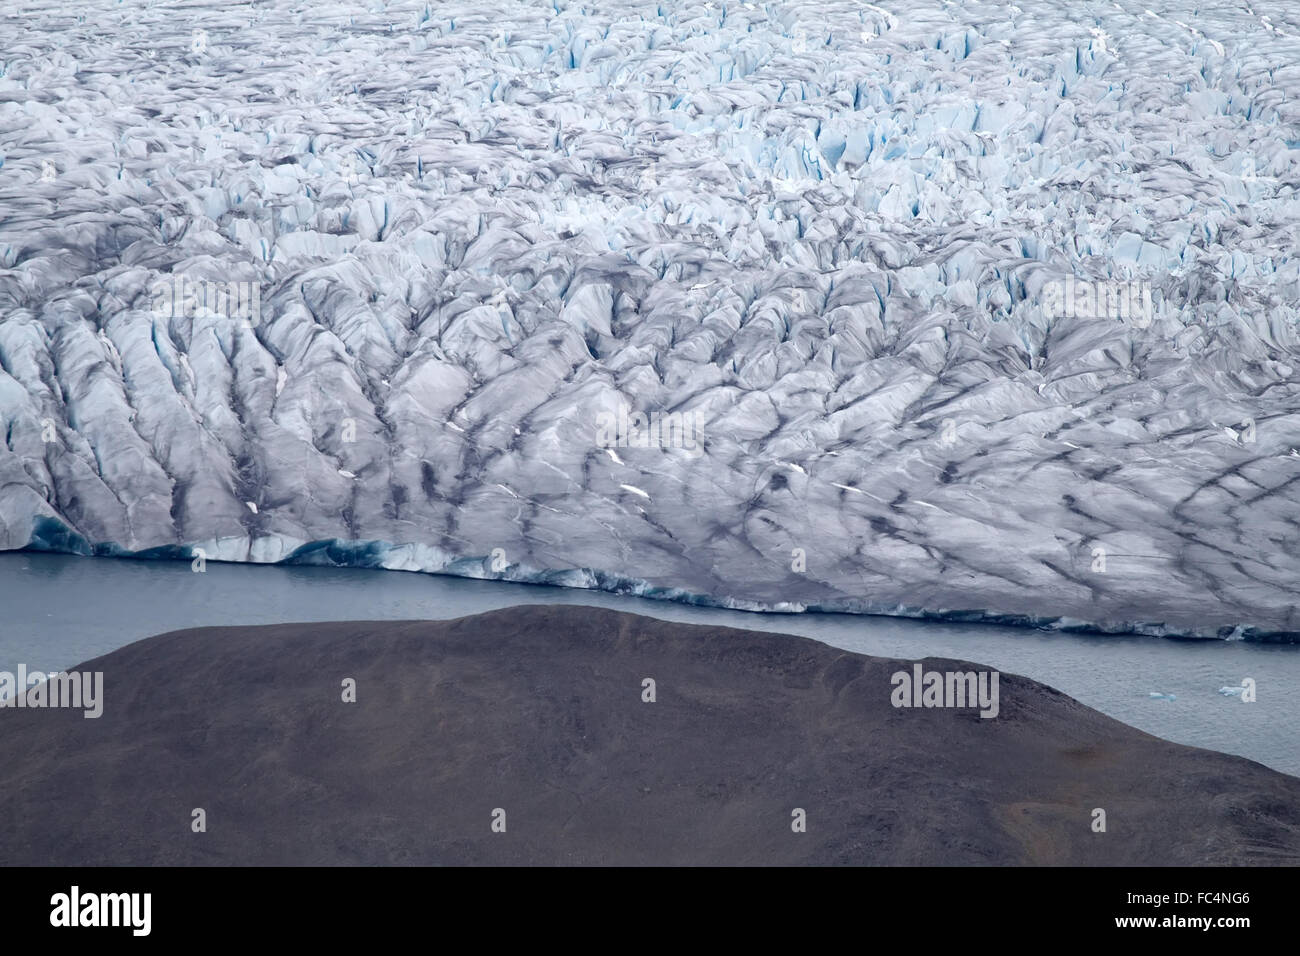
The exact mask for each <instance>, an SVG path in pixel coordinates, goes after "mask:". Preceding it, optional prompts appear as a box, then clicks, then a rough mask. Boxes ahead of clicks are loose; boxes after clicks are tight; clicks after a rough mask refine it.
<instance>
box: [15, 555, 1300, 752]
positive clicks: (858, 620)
mask: <svg viewBox="0 0 1300 956" xmlns="http://www.w3.org/2000/svg"><path fill="white" fill-rule="evenodd" d="M517 604H580V605H588V606H593V607H604V608H611V609H614V610H619V611H630V612H634V613H637V614H645V615H648V616H651V617H657V618H662V619H664V620H669V621H680V622H684V623H690V624H711V625H721V626H728V627H739V628H748V629H750V630H761V631H778V632H784V633H789V634H801V635H804V636H806V637H811V638H815V639H816V640H819V641H823V642H825V643H827V644H830V645H832V646H834V647H839V648H842V649H844V650H849V651H855V652H858V653H863V654H874V655H879V656H885V657H893V658H904V659H919V658H924V657H951V658H957V659H960V660H968V661H973V662H976V663H979V664H982V665H985V666H987V667H992V668H996V669H997V670H999V671H1005V672H1008V673H1014V674H1022V675H1024V676H1027V677H1032V678H1034V679H1035V680H1038V681H1041V682H1043V683H1045V684H1048V685H1050V686H1052V687H1055V688H1056V689H1057V690H1060V691H1062V692H1064V693H1066V694H1069V695H1070V696H1071V697H1074V698H1075V699H1077V700H1079V701H1081V702H1083V703H1084V704H1087V705H1088V706H1090V707H1094V708H1096V709H1097V710H1100V711H1101V712H1102V713H1105V714H1108V715H1110V716H1111V717H1114V718H1116V719H1118V720H1122V721H1123V722H1124V723H1126V724H1129V725H1131V726H1133V727H1137V728H1139V729H1141V730H1144V731H1146V732H1147V733H1150V734H1154V735H1156V736H1158V737H1163V738H1165V739H1167V740H1172V741H1176V742H1178V743H1182V744H1190V745H1192V746H1196V747H1204V748H1207V749H1210V750H1219V751H1223V752H1225V753H1232V754H1238V755H1240V756H1243V757H1249V758H1250V759H1252V760H1256V761H1258V762H1260V763H1262V764H1265V765H1266V766H1269V767H1273V768H1274V769H1276V770H1281V771H1283V772H1285V773H1289V774H1294V775H1297V776H1300V704H1298V703H1297V701H1298V699H1300V698H1298V696H1297V695H1298V694H1300V645H1282V644H1257V643H1250V642H1245V641H1217V640H1211V641H1175V640H1169V639H1166V638H1157V637H1128V636H1125V637H1108V636H1098V635H1081V634H1064V633H1061V632H1059V631H1040V630H1035V629H1032V628H1015V627H1003V626H997V625H990V624H957V623H946V622H932V621H912V620H904V619H897V618H884V617H856V616H850V615H828V614H818V615H814V614H756V613H747V612H744V611H728V610H716V609H711V608H699V607H692V606H688V605H682V604H672V603H667V602H660V601H651V600H646V599H643V598H636V597H624V596H619V595H614V594H608V593H604V592H598V591H583V590H574V589H567V588H557V587H543V586H538V585H527V584H512V583H506V582H498V581H475V580H469V579H464V578H454V577H444V576H437V575H429V574H417V573H410V572H402V571H379V570H369V569H361V568H325V567H291V566H277V565H247V564H218V563H214V562H208V564H207V567H206V570H205V571H204V572H203V573H195V572H194V571H193V570H192V569H191V567H190V564H189V563H188V562H184V561H134V560H117V559H108V558H82V557H75V556H69V555H55V554H39V553H28V552H5V553H0V671H9V672H14V671H16V669H17V666H18V664H20V663H22V664H25V665H26V666H27V669H28V670H29V671H33V670H41V671H49V670H57V669H65V670H66V669H69V668H72V667H73V666H75V665H77V664H80V663H82V662H84V661H88V660H91V659H92V658H95V657H98V656H101V655H103V654H107V653H108V652H110V651H113V650H116V649H117V648H119V647H123V646H125V645H126V644H129V643H131V642H133V641H136V640H139V639H141V638H144V637H149V636H152V635H154V634H160V633H163V632H165V631H171V630H177V629H180V628H186V627H205V626H214V625H240V624H276V623H285V622H310V621H342V620H416V619H426V620H428V619H435V620H436V619H448V618H456V617H463V616H465V615H468V614H477V613H480V612H482V611H488V610H492V609H495V608H502V607H510V606H512V605H517ZM1243 678H1251V679H1253V680H1254V681H1255V682H1256V687H1257V700H1256V701H1255V702H1253V703H1246V702H1243V701H1242V699H1241V698H1240V697H1228V696H1224V695H1222V694H1220V693H1219V688H1221V687H1225V686H1235V687H1240V686H1241V683H1242V680H1243ZM1152 694H1161V695H1172V697H1173V699H1172V700H1170V699H1166V698H1165V697H1161V698H1155V697H1152V696H1151V695H1152Z"/></svg>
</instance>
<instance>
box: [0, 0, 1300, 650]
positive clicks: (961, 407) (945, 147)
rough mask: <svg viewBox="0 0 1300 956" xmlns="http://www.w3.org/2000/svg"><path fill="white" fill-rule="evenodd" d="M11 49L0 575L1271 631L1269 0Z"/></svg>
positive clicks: (1275, 204)
mask: <svg viewBox="0 0 1300 956" xmlns="http://www.w3.org/2000/svg"><path fill="white" fill-rule="evenodd" d="M0 30H2V31H3V33H4V36H5V40H4V42H3V44H2V45H0V46H2V49H0V153H2V154H3V155H2V156H0V432H2V433H3V437H4V442H3V445H0V548H5V549H14V548H24V547H36V548H48V549H54V550H64V551H72V552H80V553H99V554H137V553H139V554H145V555H150V556H156V557H172V558H189V557H191V556H193V555H195V554H197V553H200V552H201V553H202V554H203V555H205V556H206V557H207V558H210V559H213V560H231V561H254V562H273V561H285V560H290V561H303V562H330V563H353V564H365V565H371V566H377V567H392V568H404V569H409V570H424V571H444V572H446V573H453V574H466V575H472V576H479V577H494V576H495V577H504V578H509V579H513V580H536V581H546V582H548V583H556V584H565V585H570V586H576V587H605V588H610V589H613V590H627V591H633V592H636V593H647V594H650V595H652V596H662V597H669V598H676V599H681V600H693V601H697V602H702V603H719V604H725V605H728V606H736V607H750V608H756V609H776V610H799V609H806V608H816V609H828V610H849V611H867V612H879V613H900V614H916V615H929V614H936V615H941V616H947V617H954V618H959V619H972V620H974V619H994V620H1005V621H1024V622H1030V623H1038V624H1051V625H1053V626H1059V627H1092V628H1100V629H1102V630H1119V631H1124V630H1133V629H1137V630H1141V631H1148V632H1151V633H1174V634H1197V635H1214V634H1221V635H1231V636H1234V637H1241V636H1257V637H1263V636H1270V635H1272V636H1280V635H1296V634H1298V633H1300V614H1298V613H1297V609H1296V605H1297V603H1298V597H1297V595H1298V593H1300V505H1298V502H1300V374H1298V372H1297V369H1298V368H1300V356H1298V355H1297V305H1298V303H1300V255H1298V253H1297V248H1298V246H1300V242H1298V241H1297V239H1298V235H1297V234H1298V232H1300V196H1298V195H1297V187H1298V186H1300V171H1298V170H1297V159H1300V10H1297V9H1296V8H1295V7H1294V6H1293V5H1291V4H1289V3H1284V2H1280V0H1249V2H1248V3H1240V4H1235V5H1215V6H1214V8H1213V9H1210V8H1207V7H1203V6H1202V7H1198V6H1196V5H1193V4H1191V3H1189V2H1187V0H1180V2H1166V3H1160V2H1157V0H1138V2H1134V0H1123V2H1116V3H1094V2H1087V3H1084V2H1077V0H1066V2H1055V0H1053V2H1046V0H1019V2H1018V3H1016V4H1010V5H1008V4H1004V3H1000V2H999V3H969V2H962V3H952V2H943V0H933V2H932V0H915V2H913V0H909V2H906V3H904V2H901V0H895V2H884V3H880V4H871V3H862V2H857V0H852V2H850V0H830V2H817V3H734V2H719V0H713V2H702V3H684V2H682V3H679V2H672V3H669V2H662V3H652V2H632V0H590V2H582V3H579V2H564V0H554V2H536V0H524V2H517V3H513V2H507V3H504V4H484V3H451V4H442V3H428V4H426V3H409V2H381V0H376V2H370V3H365V4H336V3H328V2H326V3H320V4H308V3H292V2H287V0H274V2H259V3H256V4H250V5H248V6H223V5H185V6H178V7H172V6H164V5H162V4H158V3H149V2H144V0H123V2H121V3H117V4H113V5H91V4H88V3H85V2H84V0H70V2H65V0H60V2H54V0H47V2H36V3H33V2H31V0H26V2H24V3H23V4H22V11H21V12H18V11H16V10H15V11H13V12H9V13H6V14H4V15H3V19H0ZM1117 288H1118V289H1120V290H1121V293H1123V294H1124V295H1126V294H1127V293H1126V292H1125V291H1124V290H1129V289H1132V290H1134V295H1133V296H1132V298H1131V304H1132V306H1133V308H1129V309H1120V310H1116V309H1115V308H1114V305H1115V294H1114V293H1115V290H1116V289H1117ZM196 289H197V290H199V291H198V292H195V291H194V290H196ZM160 290H161V291H160ZM168 290H172V291H168ZM214 290H216V291H215V292H214ZM173 292H175V293H178V294H173ZM250 292H251V294H250ZM1103 300H1105V302H1106V305H1105V307H1103ZM1126 301H1128V300H1126ZM236 302H237V303H238V307H234V305H233V304H234V303H236ZM629 410H630V414H631V417H632V418H633V420H635V419H636V416H637V415H639V414H644V415H646V416H647V417H648V416H650V415H652V414H660V415H672V414H680V415H689V416H693V418H692V420H693V421H697V422H699V428H698V432H699V445H698V447H696V448H693V449H691V448H685V447H680V445H679V444H676V443H674V442H673V441H665V440H663V436H662V435H658V434H657V435H655V436H651V437H650V438H649V439H647V437H646V435H645V433H644V432H640V433H637V434H633V435H632V436H631V438H630V440H620V441H618V442H617V443H616V445H615V446H611V445H610V444H609V442H607V441H606V442H602V441H601V440H600V438H599V436H598V431H599V423H598V419H599V418H600V417H601V416H602V415H608V414H621V415H623V416H624V417H625V418H626V417H628V415H629ZM623 438H625V439H626V438H627V436H626V435H624V436H623Z"/></svg>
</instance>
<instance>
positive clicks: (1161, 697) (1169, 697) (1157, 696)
mask: <svg viewBox="0 0 1300 956" xmlns="http://www.w3.org/2000/svg"><path fill="white" fill-rule="evenodd" d="M1148 696H1149V697H1150V698H1151V699H1152V700H1177V699H1178V698H1177V697H1175V696H1174V695H1173V694H1160V693H1157V692H1156V691H1152V692H1151V693H1150V694H1149V695H1148Z"/></svg>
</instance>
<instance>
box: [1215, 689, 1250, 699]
mask: <svg viewBox="0 0 1300 956" xmlns="http://www.w3.org/2000/svg"><path fill="white" fill-rule="evenodd" d="M1245 689H1246V688H1244V687H1220V688H1219V693H1220V694H1222V695H1223V696H1224V697H1240V696H1241V692H1242V691H1244V690H1245Z"/></svg>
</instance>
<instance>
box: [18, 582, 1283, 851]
mask: <svg viewBox="0 0 1300 956" xmlns="http://www.w3.org/2000/svg"><path fill="white" fill-rule="evenodd" d="M925 663H926V667H927V668H928V669H937V670H954V669H962V670H969V669H972V668H973V667H976V665H968V664H961V663H958V662H954V661H947V660H938V659H928V660H927V661H926V662H925ZM910 666H911V664H910V662H899V661H891V660H885V659H879V658H871V657H866V656H862V655H858V654H852V653H848V652H844V651H841V650H838V649H835V648H831V647H829V646H827V645H824V644H821V643H818V642H816V641H812V640H808V639H806V638H801V637H792V636H786V635H777V634H767V633H760V632H752V631H741V630H734V629H729V628H715V627H699V626H688V625H681V624H675V623H669V622H664V621H658V620H653V619H650V618H644V617H638V616H635V615H632V614H621V613H616V612H612V611H606V610H600V609H596V608H586V607H536V606H524V607H518V608H512V609H509V610H503V611H494V612H491V613H487V614H482V615H478V616H475V617H469V618H463V619H460V620H456V621H447V622H412V623H398V624H394V623H368V622H353V623H337V624H285V625H276V626H270V627H232V628H202V629H196V630H189V631H178V632H174V633H170V634H164V635H160V636H158V637H154V638H150V639H148V640H144V641H140V642H138V643H136V644H133V645H130V646H128V647H125V648H122V649H121V650H118V651H115V652H113V653H112V654H109V655H107V656H105V657H102V658H99V659H97V660H95V661H91V662H89V663H87V664H86V665H83V667H82V668H80V669H88V670H102V671H103V672H104V674H105V709H104V716H103V717H102V718H100V719H98V720H86V719H83V717H82V716H81V712H80V711H70V710H17V709H4V710H0V766H3V767H5V768H6V774H5V776H6V780H5V784H6V785H5V787H4V788H3V791H0V820H3V821H4V824H3V826H0V863H4V864H10V865H12V864H23V865H26V864H142V863H143V864H241V863H242V864H466V863H490V864H512V863H520V864H552V863H553V864H624V863H664V864H695V863H720V864H809V863H850V864H1085V865H1112V864H1168V865H1194V864H1196V865H1199V864H1260V863H1270V864H1276V863H1289V864H1296V863H1298V862H1300V779H1296V778H1293V777H1289V776H1286V775H1284V774H1279V773H1277V772H1275V771H1272V770H1269V769H1267V768H1265V767H1263V766H1260V765H1259V764H1256V763H1253V762H1251V761H1249V760H1245V759H1243V758H1239V757H1232V756H1227V755H1223V754H1218V753H1214V752H1211V751H1206V750H1199V749H1196V748H1191V747H1185V746H1181V745H1177V744H1173V743H1169V742H1166V741H1162V740H1159V739H1157V738H1155V737H1152V736H1150V735H1148V734H1145V733H1142V732H1140V731H1138V730H1134V729H1132V728H1130V727H1127V726H1126V725H1124V724H1121V723H1119V722H1118V721H1115V720H1112V719H1110V718H1108V717H1105V716H1103V715H1101V714H1099V713H1097V712H1096V711H1094V710H1091V709H1090V708H1088V707H1085V706H1083V705H1082V704H1080V703H1078V702H1077V701H1075V700H1073V699H1071V698H1069V697H1066V696H1064V695H1063V694H1060V693H1058V692H1057V691H1054V690H1052V689H1051V688H1049V687H1046V686H1044V685H1042V684H1039V683H1037V682H1035V681H1031V680H1028V679H1026V678H1022V677H1016V676H1012V675H1009V674H1003V675H1002V677H1001V685H1000V690H1001V713H1000V715H999V716H998V717H997V718H996V719H991V720H982V719H980V718H979V717H978V716H976V713H975V711H973V710H964V711H959V710H946V709H933V710H924V709H912V710H907V709H895V708H894V707H893V706H891V704H890V691H891V685H890V675H891V674H892V673H893V672H894V671H896V670H898V669H900V668H910ZM345 677H352V678H355V679H356V681H357V684H358V701H357V703H355V704H344V703H342V702H341V699H340V695H341V682H342V680H343V679H344V678H345ZM645 677H652V678H654V679H655V681H656V690H657V701H656V702H655V703H643V702H642V700H641V688H642V685H641V681H642V679H643V678H645ZM195 807H203V808H204V809H205V810H206V811H207V824H208V826H207V832H206V833H201V834H196V833H192V832H191V829H190V820H191V810H192V809H193V808H195ZM498 807H500V808H504V809H505V810H506V812H507V824H508V829H507V832H506V833H504V834H494V833H492V832H491V829H490V823H491V814H492V811H493V810H494V808H498ZM796 807H800V808H803V809H804V810H805V811H806V812H807V820H808V827H807V832H806V833H802V834H797V833H794V832H792V830H791V811H792V809H793V808H796ZM1094 807H1102V808H1104V809H1105V810H1106V812H1107V823H1108V832H1106V833H1104V834H1098V833H1093V832H1092V830H1091V827H1090V823H1091V811H1092V809H1093V808H1094Z"/></svg>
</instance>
